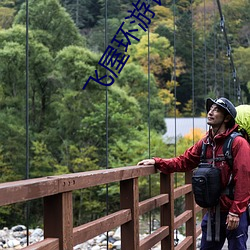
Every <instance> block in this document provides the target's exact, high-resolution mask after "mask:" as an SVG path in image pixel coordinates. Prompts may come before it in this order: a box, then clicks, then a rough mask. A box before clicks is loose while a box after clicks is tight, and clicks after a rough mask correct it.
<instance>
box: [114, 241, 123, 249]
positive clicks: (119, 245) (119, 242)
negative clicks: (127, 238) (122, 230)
mask: <svg viewBox="0 0 250 250" xmlns="http://www.w3.org/2000/svg"><path fill="white" fill-rule="evenodd" d="M121 245H122V242H121V241H120V240H118V241H116V242H114V244H113V246H114V247H115V249H117V250H118V249H121Z"/></svg>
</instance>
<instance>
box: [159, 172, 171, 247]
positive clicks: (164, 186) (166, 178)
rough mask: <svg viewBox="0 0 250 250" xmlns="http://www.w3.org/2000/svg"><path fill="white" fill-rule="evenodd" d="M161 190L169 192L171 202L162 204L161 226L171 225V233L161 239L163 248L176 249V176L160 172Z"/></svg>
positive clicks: (162, 192)
mask: <svg viewBox="0 0 250 250" xmlns="http://www.w3.org/2000/svg"><path fill="white" fill-rule="evenodd" d="M160 183H161V187H160V192H161V194H169V202H168V203H167V204H164V205H163V206H161V226H168V227H169V235H168V236H167V237H166V238H165V239H163V240H162V241H161V249H162V250H170V249H171V250H173V249H174V216H173V215H174V176H173V174H169V175H166V174H163V173H161V174H160Z"/></svg>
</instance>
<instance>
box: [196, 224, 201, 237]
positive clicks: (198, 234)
mask: <svg viewBox="0 0 250 250" xmlns="http://www.w3.org/2000/svg"><path fill="white" fill-rule="evenodd" d="M201 233H202V229H201V226H200V225H199V226H197V228H196V237H199V236H200V235H201Z"/></svg>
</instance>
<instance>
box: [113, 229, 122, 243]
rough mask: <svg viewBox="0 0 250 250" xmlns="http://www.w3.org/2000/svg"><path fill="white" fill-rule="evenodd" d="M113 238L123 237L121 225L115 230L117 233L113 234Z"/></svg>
mask: <svg viewBox="0 0 250 250" xmlns="http://www.w3.org/2000/svg"><path fill="white" fill-rule="evenodd" d="M113 238H114V239H115V240H120V239H121V227H118V228H117V229H116V231H115V234H114V235H113Z"/></svg>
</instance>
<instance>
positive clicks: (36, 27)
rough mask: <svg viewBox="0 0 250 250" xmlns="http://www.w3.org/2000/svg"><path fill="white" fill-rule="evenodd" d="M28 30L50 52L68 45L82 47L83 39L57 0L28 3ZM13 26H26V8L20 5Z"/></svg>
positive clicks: (33, 0)
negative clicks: (33, 33) (32, 32)
mask: <svg viewBox="0 0 250 250" xmlns="http://www.w3.org/2000/svg"><path fill="white" fill-rule="evenodd" d="M29 20H30V24H29V29H30V30H33V31H36V32H35V35H36V39H37V40H38V41H39V42H41V43H43V44H44V45H45V46H46V47H48V48H49V49H50V50H52V52H56V51H59V50H61V49H63V48H64V47H65V46H69V45H83V44H84V39H83V37H82V36H81V35H80V33H79V30H78V29H77V27H76V26H75V24H74V22H73V20H72V19H71V17H70V15H69V14H68V13H67V12H66V10H65V9H64V8H63V7H62V6H61V5H60V4H59V1H58V0H42V1H39V2H37V1H35V0H31V1H29ZM14 24H15V25H16V24H22V25H25V24H26V6H25V3H24V4H23V5H22V7H21V9H20V11H19V12H18V14H17V15H16V17H15V20H14Z"/></svg>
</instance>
